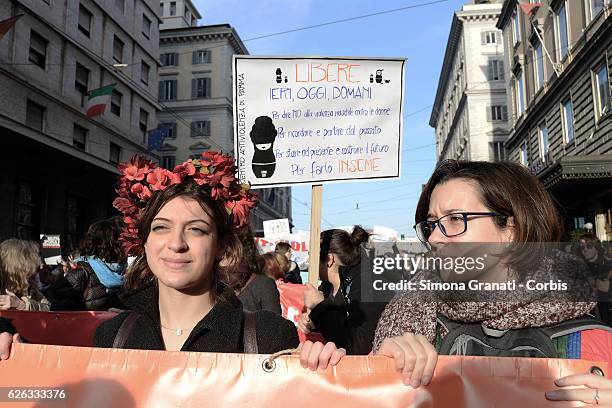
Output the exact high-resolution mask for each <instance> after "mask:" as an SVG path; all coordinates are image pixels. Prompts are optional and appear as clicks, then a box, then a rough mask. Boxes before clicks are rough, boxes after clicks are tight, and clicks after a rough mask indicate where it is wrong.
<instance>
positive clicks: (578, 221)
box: [574, 217, 586, 228]
mask: <svg viewBox="0 0 612 408" xmlns="http://www.w3.org/2000/svg"><path fill="white" fill-rule="evenodd" d="M585 223H586V220H585V219H584V217H574V228H584V224H585Z"/></svg>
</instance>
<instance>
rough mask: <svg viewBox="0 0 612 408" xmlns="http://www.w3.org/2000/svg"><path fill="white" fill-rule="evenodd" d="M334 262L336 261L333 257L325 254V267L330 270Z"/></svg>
mask: <svg viewBox="0 0 612 408" xmlns="http://www.w3.org/2000/svg"><path fill="white" fill-rule="evenodd" d="M335 262H336V260H335V259H334V255H333V254H327V267H328V268H331V267H332V266H333V265H334V263H335Z"/></svg>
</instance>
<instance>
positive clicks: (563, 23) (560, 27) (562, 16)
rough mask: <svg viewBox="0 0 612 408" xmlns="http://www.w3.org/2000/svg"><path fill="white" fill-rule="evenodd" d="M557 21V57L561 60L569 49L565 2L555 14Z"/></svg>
mask: <svg viewBox="0 0 612 408" xmlns="http://www.w3.org/2000/svg"><path fill="white" fill-rule="evenodd" d="M555 22H556V25H557V51H558V52H557V58H558V60H559V61H562V60H563V59H565V57H566V56H567V52H568V51H569V31H568V28H567V10H566V8H565V3H563V4H562V5H561V7H560V8H559V11H558V12H557V15H556V16H555Z"/></svg>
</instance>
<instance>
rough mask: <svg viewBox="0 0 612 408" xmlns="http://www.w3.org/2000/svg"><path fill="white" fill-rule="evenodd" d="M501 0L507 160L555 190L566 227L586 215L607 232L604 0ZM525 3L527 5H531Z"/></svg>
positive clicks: (611, 165) (610, 215) (610, 205)
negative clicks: (507, 110) (522, 1)
mask: <svg viewBox="0 0 612 408" xmlns="http://www.w3.org/2000/svg"><path fill="white" fill-rule="evenodd" d="M531 3H536V2H535V1H531V2H530V4H527V3H526V4H523V6H522V7H521V5H520V4H519V2H518V1H516V0H507V1H506V2H505V3H504V7H503V10H502V13H501V16H500V18H499V21H498V23H497V26H498V28H500V29H502V30H503V32H504V38H505V39H506V44H505V45H506V50H507V54H506V65H507V66H508V67H509V73H508V75H507V87H508V89H509V90H510V92H509V95H508V105H509V106H510V107H511V109H510V113H511V114H510V125H511V131H510V135H509V137H508V140H507V141H506V144H505V149H506V152H507V154H508V158H509V159H510V160H514V161H518V162H520V163H522V164H523V165H525V166H527V167H528V168H529V169H530V170H531V172H532V173H533V174H535V175H537V177H538V178H539V179H540V180H541V181H542V182H543V184H544V185H545V186H546V188H547V189H548V190H549V191H550V192H551V193H552V195H553V196H554V197H555V198H556V200H557V201H558V203H559V204H560V207H561V209H562V211H563V212H564V215H565V219H566V223H567V228H568V229H569V230H570V231H572V230H576V229H580V228H583V227H584V224H585V223H587V222H590V223H592V224H593V225H594V232H595V233H596V234H597V236H598V237H599V238H600V239H602V240H612V230H611V221H612V137H610V135H611V132H612V115H611V113H612V110H611V105H610V99H611V98H610V69H612V60H611V58H612V57H611V55H612V9H611V6H612V2H610V1H609V0H543V1H541V2H539V3H541V6H540V7H535V5H532V4H531ZM531 7H534V8H533V9H532V8H531Z"/></svg>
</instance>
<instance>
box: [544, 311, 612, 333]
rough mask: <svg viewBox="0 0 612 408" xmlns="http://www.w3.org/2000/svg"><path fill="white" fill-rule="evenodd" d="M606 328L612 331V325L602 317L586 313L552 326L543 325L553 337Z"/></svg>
mask: <svg viewBox="0 0 612 408" xmlns="http://www.w3.org/2000/svg"><path fill="white" fill-rule="evenodd" d="M595 329H598V330H605V331H608V332H611V333H612V327H610V326H607V325H606V324H605V323H603V322H602V321H601V320H600V319H598V318H596V317H595V316H592V315H585V316H582V317H578V318H576V319H572V320H566V321H564V322H561V323H557V324H555V325H552V326H546V327H541V328H540V330H542V331H544V333H546V334H547V335H548V337H550V338H551V339H554V338H557V337H561V336H567V335H569V334H573V333H577V332H580V331H583V330H595Z"/></svg>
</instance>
